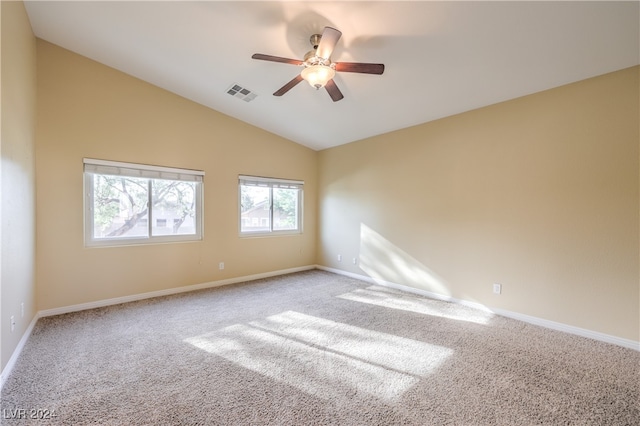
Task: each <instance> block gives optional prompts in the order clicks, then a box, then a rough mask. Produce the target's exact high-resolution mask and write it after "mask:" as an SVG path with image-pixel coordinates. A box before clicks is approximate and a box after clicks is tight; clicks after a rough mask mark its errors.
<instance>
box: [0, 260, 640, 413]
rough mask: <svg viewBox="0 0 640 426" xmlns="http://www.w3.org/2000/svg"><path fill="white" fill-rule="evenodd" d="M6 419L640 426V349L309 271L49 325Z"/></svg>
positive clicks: (27, 357)
mask: <svg viewBox="0 0 640 426" xmlns="http://www.w3.org/2000/svg"><path fill="white" fill-rule="evenodd" d="M21 410H22V411H21ZM37 410H42V411H37ZM44 410H49V411H44ZM22 413H24V417H27V418H26V419H25V418H23V419H19V418H16V417H21V416H22ZM47 413H49V414H51V413H54V414H55V415H56V417H55V418H52V419H50V420H45V421H42V420H36V419H30V418H29V417H30V416H33V417H38V416H39V415H40V416H41V415H42V414H47ZM1 414H2V417H3V418H2V424H3V425H4V424H6V425H14V424H16V425H25V424H39V425H43V424H69V425H71V424H73V425H82V424H109V425H264V424H270V425H271V424H273V425H320V424H340V425H395V424H399V425H538V424H544V425H568V424H571V425H639V424H640V352H637V351H633V350H631V349H625V348H622V347H617V346H614V345H609V344H605V343H601V342H596V341H592V340H589V339H585V338H581V337H576V336H572V335H568V334H564V333H560V332H556V331H551V330H548V329H544V328H540V327H536V326H532V325H529V324H526V323H522V322H519V321H515V320H512V319H507V318H504V317H499V316H494V315H491V314H489V313H485V312H482V311H478V310H474V309H471V308H467V307H463V306H459V305H455V304H450V303H444V302H440V301H434V300H430V299H426V298H422V297H419V296H415V295H410V294H406V293H401V292H398V291H394V290H390V289H387V288H383V287H378V286H372V285H370V284H367V283H364V282H361V281H357V280H354V279H350V278H347V277H343V276H340V275H335V274H331V273H328V272H323V271H307V272H302V273H296V274H291V275H285V276H282V277H276V278H270V279H264V280H258V281H253V282H248V283H243V284H237V285H232V286H226V287H220V288H216V289H210V290H203V291H197V292H193V293H186V294H180V295H175V296H170V297H162V298H156V299H151V300H145V301H140V302H134V303H128V304H123V305H117V306H112V307H107V308H100V309H94V310H90V311H84V312H77V313H72V314H66V315H60V316H56V317H48V318H42V319H40V320H39V321H38V323H37V324H36V326H35V328H34V330H33V334H32V336H31V338H30V339H29V341H28V343H27V345H26V347H25V348H24V351H23V352H22V354H21V356H20V358H19V360H18V362H17V364H16V366H15V368H14V370H13V373H12V374H11V376H10V377H9V378H8V379H7V381H6V383H5V386H4V388H3V391H2V413H1ZM11 417H14V418H13V419H12V418H11Z"/></svg>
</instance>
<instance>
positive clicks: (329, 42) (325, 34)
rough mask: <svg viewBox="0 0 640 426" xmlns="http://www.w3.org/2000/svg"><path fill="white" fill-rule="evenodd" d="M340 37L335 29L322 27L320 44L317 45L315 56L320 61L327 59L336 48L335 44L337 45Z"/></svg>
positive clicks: (339, 33)
mask: <svg viewBox="0 0 640 426" xmlns="http://www.w3.org/2000/svg"><path fill="white" fill-rule="evenodd" d="M341 36H342V33H341V32H340V31H338V30H336V29H335V28H331V27H324V30H323V31H322V37H321V38H320V44H318V48H317V49H316V56H318V57H319V58H322V59H329V58H330V57H331V53H332V52H333V48H334V47H336V43H338V40H340V37H341Z"/></svg>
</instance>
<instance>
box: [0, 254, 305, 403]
mask: <svg viewBox="0 0 640 426" xmlns="http://www.w3.org/2000/svg"><path fill="white" fill-rule="evenodd" d="M311 269H315V265H309V266H302V267H298V268H290V269H282V270H279V271H271V272H265V273H262V274H255V275H246V276H243V277H237V278H228V279H225V280H219V281H210V282H206V283H202V284H195V285H189V286H184V287H176V288H170V289H166V290H159V291H151V292H148V293H140V294H134V295H131V296H123V297H115V298H112V299H104V300H97V301H95V302H89V303H80V304H77V305H70V306H63V307H61V308H54V309H45V310H43V311H38V313H36V315H35V317H34V318H33V320H31V323H30V324H29V327H28V328H27V330H26V331H25V333H24V335H23V336H22V339H20V342H19V343H18V346H17V347H16V348H15V350H14V351H13V354H12V355H11V358H10V359H9V362H7V365H6V366H5V367H4V369H3V370H2V373H0V391H1V390H2V387H3V386H4V382H5V380H6V379H7V377H9V375H10V374H11V371H12V370H13V367H14V366H15V363H16V361H17V360H18V357H19V356H20V353H22V350H23V348H24V345H25V344H26V343H27V340H28V339H29V336H31V332H32V331H33V327H34V326H35V325H36V322H37V321H38V319H40V318H43V317H49V316H53V315H61V314H67V313H70V312H78V311H84V310H86V309H94V308H101V307H104V306H111V305H118V304H120V303H127V302H135V301H137V300H143V299H150V298H153V297H160V296H168V295H171V294H178V293H186V292H189V291H194V290H202V289H205V288H212V287H220V286H223V285H229V284H236V283H241V282H245V281H253V280H258V279H261V278H269V277H275V276H278V275H285V274H291V273H294V272H302V271H308V270H311Z"/></svg>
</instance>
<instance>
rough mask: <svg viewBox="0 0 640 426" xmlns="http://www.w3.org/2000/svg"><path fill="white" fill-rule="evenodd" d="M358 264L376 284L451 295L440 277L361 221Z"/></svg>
mask: <svg viewBox="0 0 640 426" xmlns="http://www.w3.org/2000/svg"><path fill="white" fill-rule="evenodd" d="M360 268H361V269H362V270H363V271H364V272H365V273H366V274H367V275H369V276H370V277H371V278H372V279H373V280H374V281H376V282H378V283H380V284H383V283H387V282H389V283H393V284H402V285H407V286H410V287H415V288H418V289H421V290H427V291H430V292H433V293H437V294H440V295H444V296H451V292H450V291H449V289H448V286H447V285H446V283H445V282H444V280H443V279H442V278H440V277H439V276H438V275H437V274H435V273H434V272H433V271H431V270H430V269H429V268H427V267H426V266H425V265H423V264H422V263H420V262H419V261H418V260H416V259H415V258H414V257H412V256H411V255H410V254H408V253H407V252H405V251H404V250H402V249H401V248H399V247H398V246H396V245H395V244H393V243H392V242H390V241H389V240H387V239H386V238H384V237H383V236H382V235H380V234H379V233H377V232H376V231H374V230H373V229H371V228H370V227H368V226H367V225H365V224H364V223H362V224H360Z"/></svg>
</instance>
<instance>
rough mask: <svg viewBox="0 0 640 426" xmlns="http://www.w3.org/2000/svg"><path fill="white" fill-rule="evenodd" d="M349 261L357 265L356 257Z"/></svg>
mask: <svg viewBox="0 0 640 426" xmlns="http://www.w3.org/2000/svg"><path fill="white" fill-rule="evenodd" d="M351 261H352V262H353V264H354V265H357V264H358V258H356V257H354V258H353V259H352V260H351Z"/></svg>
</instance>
